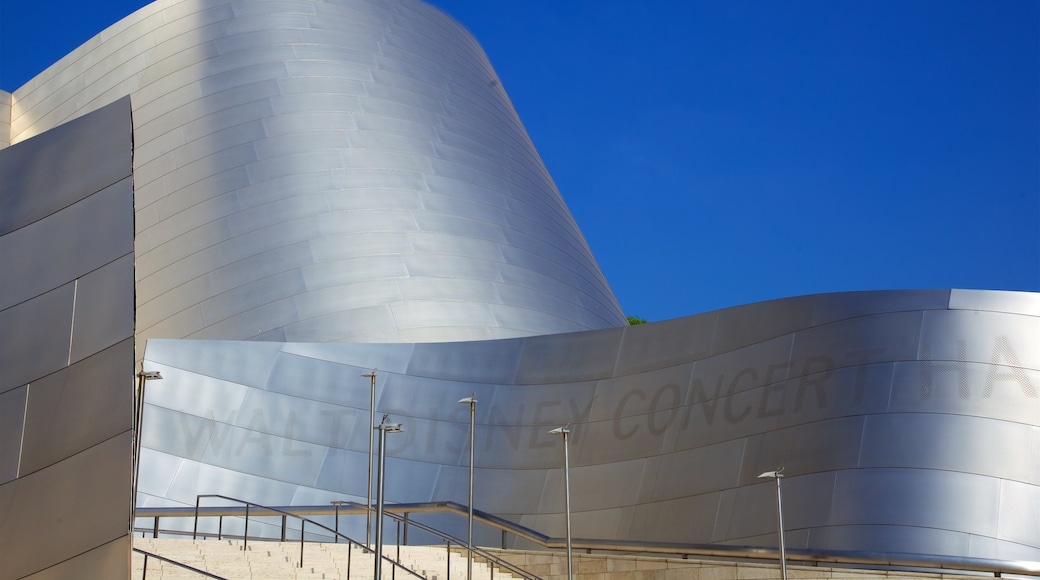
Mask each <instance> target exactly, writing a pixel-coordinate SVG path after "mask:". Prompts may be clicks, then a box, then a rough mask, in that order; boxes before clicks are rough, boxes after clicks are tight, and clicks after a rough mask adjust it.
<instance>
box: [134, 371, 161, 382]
mask: <svg viewBox="0 0 1040 580" xmlns="http://www.w3.org/2000/svg"><path fill="white" fill-rule="evenodd" d="M139 376H140V377H141V378H142V379H144V380H146V381H155V380H159V379H161V378H162V373H160V372H159V371H141V373H140V374H139Z"/></svg>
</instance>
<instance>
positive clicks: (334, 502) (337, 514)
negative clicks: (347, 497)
mask: <svg viewBox="0 0 1040 580" xmlns="http://www.w3.org/2000/svg"><path fill="white" fill-rule="evenodd" d="M329 503H331V504H332V505H334V506H336V543H337V544H338V543H339V506H341V505H343V504H345V503H347V502H345V501H343V500H341V499H337V500H333V501H331V502H329Z"/></svg>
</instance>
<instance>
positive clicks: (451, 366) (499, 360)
mask: <svg viewBox="0 0 1040 580" xmlns="http://www.w3.org/2000/svg"><path fill="white" fill-rule="evenodd" d="M521 346H522V342H521V341H509V342H507V343H501V344H500V343H492V342H489V343H479V342H474V343H465V344H456V345H453V346H452V347H450V348H446V347H445V346H444V345H440V344H417V345H415V347H414V349H413V350H412V358H411V359H410V360H409V362H408V374H410V375H418V376H435V377H439V378H442V379H446V380H459V381H468V382H476V383H506V382H511V381H512V379H513V377H514V376H516V369H517V365H518V364H519V361H520V352H521V350H520V349H521Z"/></svg>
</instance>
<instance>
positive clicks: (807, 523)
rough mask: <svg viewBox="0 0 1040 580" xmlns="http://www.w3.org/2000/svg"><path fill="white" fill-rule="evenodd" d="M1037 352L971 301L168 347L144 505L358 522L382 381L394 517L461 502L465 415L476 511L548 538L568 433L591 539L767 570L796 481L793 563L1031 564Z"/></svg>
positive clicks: (839, 300)
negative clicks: (779, 518) (331, 515)
mask: <svg viewBox="0 0 1040 580" xmlns="http://www.w3.org/2000/svg"><path fill="white" fill-rule="evenodd" d="M1038 337H1040V296H1038V295H1036V294H1028V293H1011V292H979V291H961V290H954V291H905V292H869V293H852V294H837V295H820V296H808V297H802V298H791V299H785V300H777V301H773V302H767V303H762V304H752V305H748V306H743V307H738V308H732V309H728V310H722V311H718V312H712V313H708V314H703V315H699V316H693V317H689V318H682V319H676V320H672V321H667V322H659V323H652V324H647V325H641V326H634V327H628V328H623V329H608V330H600V331H588V332H583V333H575V334H562V335H555V336H541V337H530V338H524V339H515V340H502V341H484V342H471V343H454V344H398V345H361V344H358V345H348V344H331V345H329V344H325V345H323V344H294V343H282V344H279V343H270V344H253V343H244V342H221V341H177V340H151V341H149V343H148V347H147V352H146V361H145V363H146V364H147V365H148V367H149V368H154V369H157V370H161V371H162V373H163V375H164V376H165V377H167V378H166V380H164V381H161V382H159V383H156V384H153V385H152V386H150V387H149V388H150V389H151V390H150V391H149V395H148V399H147V407H146V410H145V430H144V445H145V447H146V450H145V452H144V455H143V461H144V463H143V470H144V472H145V473H146V474H147V475H146V476H143V477H144V479H143V481H142V487H141V492H142V497H141V498H140V499H141V503H143V504H144V505H148V506H162V505H193V504H194V502H195V496H196V494H200V493H224V494H229V495H233V496H239V497H246V498H249V499H251V500H252V501H257V502H261V503H266V504H268V505H289V504H297V505H316V504H327V502H329V501H331V500H335V499H347V500H353V501H360V502H361V503H364V502H365V501H366V479H365V475H366V473H367V468H366V461H367V457H368V456H367V445H368V429H369V425H368V408H369V405H368V398H369V382H368V379H366V378H364V377H362V376H361V375H362V374H363V373H366V372H368V371H369V370H370V369H371V368H373V367H378V369H379V371H378V373H377V376H378V377H379V379H378V393H377V402H376V406H375V408H376V411H377V420H378V417H380V416H381V415H382V413H390V414H391V416H392V419H391V420H392V421H395V422H401V423H403V425H404V429H405V433H404V434H402V435H392V436H389V438H388V441H387V444H388V449H389V452H388V454H389V458H388V460H387V471H388V479H387V500H388V501H392V502H416V501H441V500H450V501H455V502H460V503H465V501H466V485H467V471H466V456H467V453H466V450H465V443H466V439H467V429H468V425H467V420H468V408H467V407H466V406H464V405H459V404H457V403H456V401H458V400H459V399H460V398H463V397H466V396H469V395H470V394H471V393H475V395H476V398H477V399H478V401H479V403H478V406H477V415H476V417H477V418H476V421H477V427H476V442H477V443H476V463H475V464H476V480H477V483H476V499H475V507H477V508H478V509H481V510H485V511H488V512H490V513H493V514H496V515H500V516H504V517H507V518H509V519H513V520H514V521H518V522H520V523H522V524H524V525H527V526H529V527H531V528H534V529H536V530H538V531H541V532H543V533H546V534H549V535H555V536H563V532H564V530H563V524H564V518H563V513H562V512H563V489H562V462H563V457H562V449H561V447H560V445H561V443H560V440H559V439H558V438H556V437H554V436H551V435H549V434H548V433H547V432H548V431H549V430H550V429H551V428H553V427H556V426H561V425H565V424H570V425H571V428H572V430H573V439H572V444H573V447H572V449H571V454H570V455H571V466H572V474H571V483H572V489H573V491H572V495H573V511H574V533H575V535H577V536H580V537H587V538H603V539H628V540H656V541H674V542H704V543H707V542H714V543H729V544H742V545H760V546H770V545H772V546H775V545H776V534H775V526H776V520H775V495H774V486H773V484H772V482H771V481H765V482H763V481H761V480H758V479H756V476H757V475H758V474H759V473H762V472H764V471H769V470H772V469H774V468H776V467H779V466H784V467H785V468H786V471H785V475H786V476H787V477H786V478H785V479H784V493H785V498H784V500H785V507H786V514H785V517H786V523H787V527H788V531H787V541H788V546H790V547H795V548H814V549H833V550H850V551H860V552H883V553H922V554H947V555H953V556H959V557H963V556H969V557H978V558H995V559H1008V560H1013V559H1025V560H1040V455H1038V454H1040V446H1038V443H1040V397H1038V389H1040V342H1038ZM142 524H143V525H146V523H144V522H142ZM461 524H462V522H456V525H461ZM224 525H225V526H229V524H228V523H227V522H225V524H224ZM354 525H355V527H354V529H353V532H354V533H355V534H357V533H360V534H361V537H363V536H364V533H363V529H361V530H358V529H357V527H356V526H357V523H356V522H355V524H354ZM362 528H363V526H362ZM225 529H228V528H227V527H226V528H225ZM250 530H254V527H251V528H250ZM272 533H277V532H276V531H272ZM482 541H484V542H490V543H492V544H497V543H498V541H499V540H498V538H497V537H496V536H495V535H491V536H487V537H484V538H482Z"/></svg>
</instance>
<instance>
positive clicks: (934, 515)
mask: <svg viewBox="0 0 1040 580" xmlns="http://www.w3.org/2000/svg"><path fill="white" fill-rule="evenodd" d="M788 487H791V486H788ZM1000 490H1001V483H1000V480H998V479H995V478H992V477H983V476H978V475H971V474H965V473H957V472H950V471H934V470H928V469H897V468H886V469H859V470H853V471H841V472H838V474H837V479H836V480H835V484H834V499H833V503H832V507H831V518H832V520H831V521H832V523H833V524H838V525H849V524H860V525H870V524H877V525H904V526H914V527H921V528H935V529H940V530H950V531H957V532H965V533H969V532H970V533H975V534H981V535H984V536H989V537H994V536H995V535H996V532H997V522H998V516H999V507H1000ZM909 551H916V550H909Z"/></svg>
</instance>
